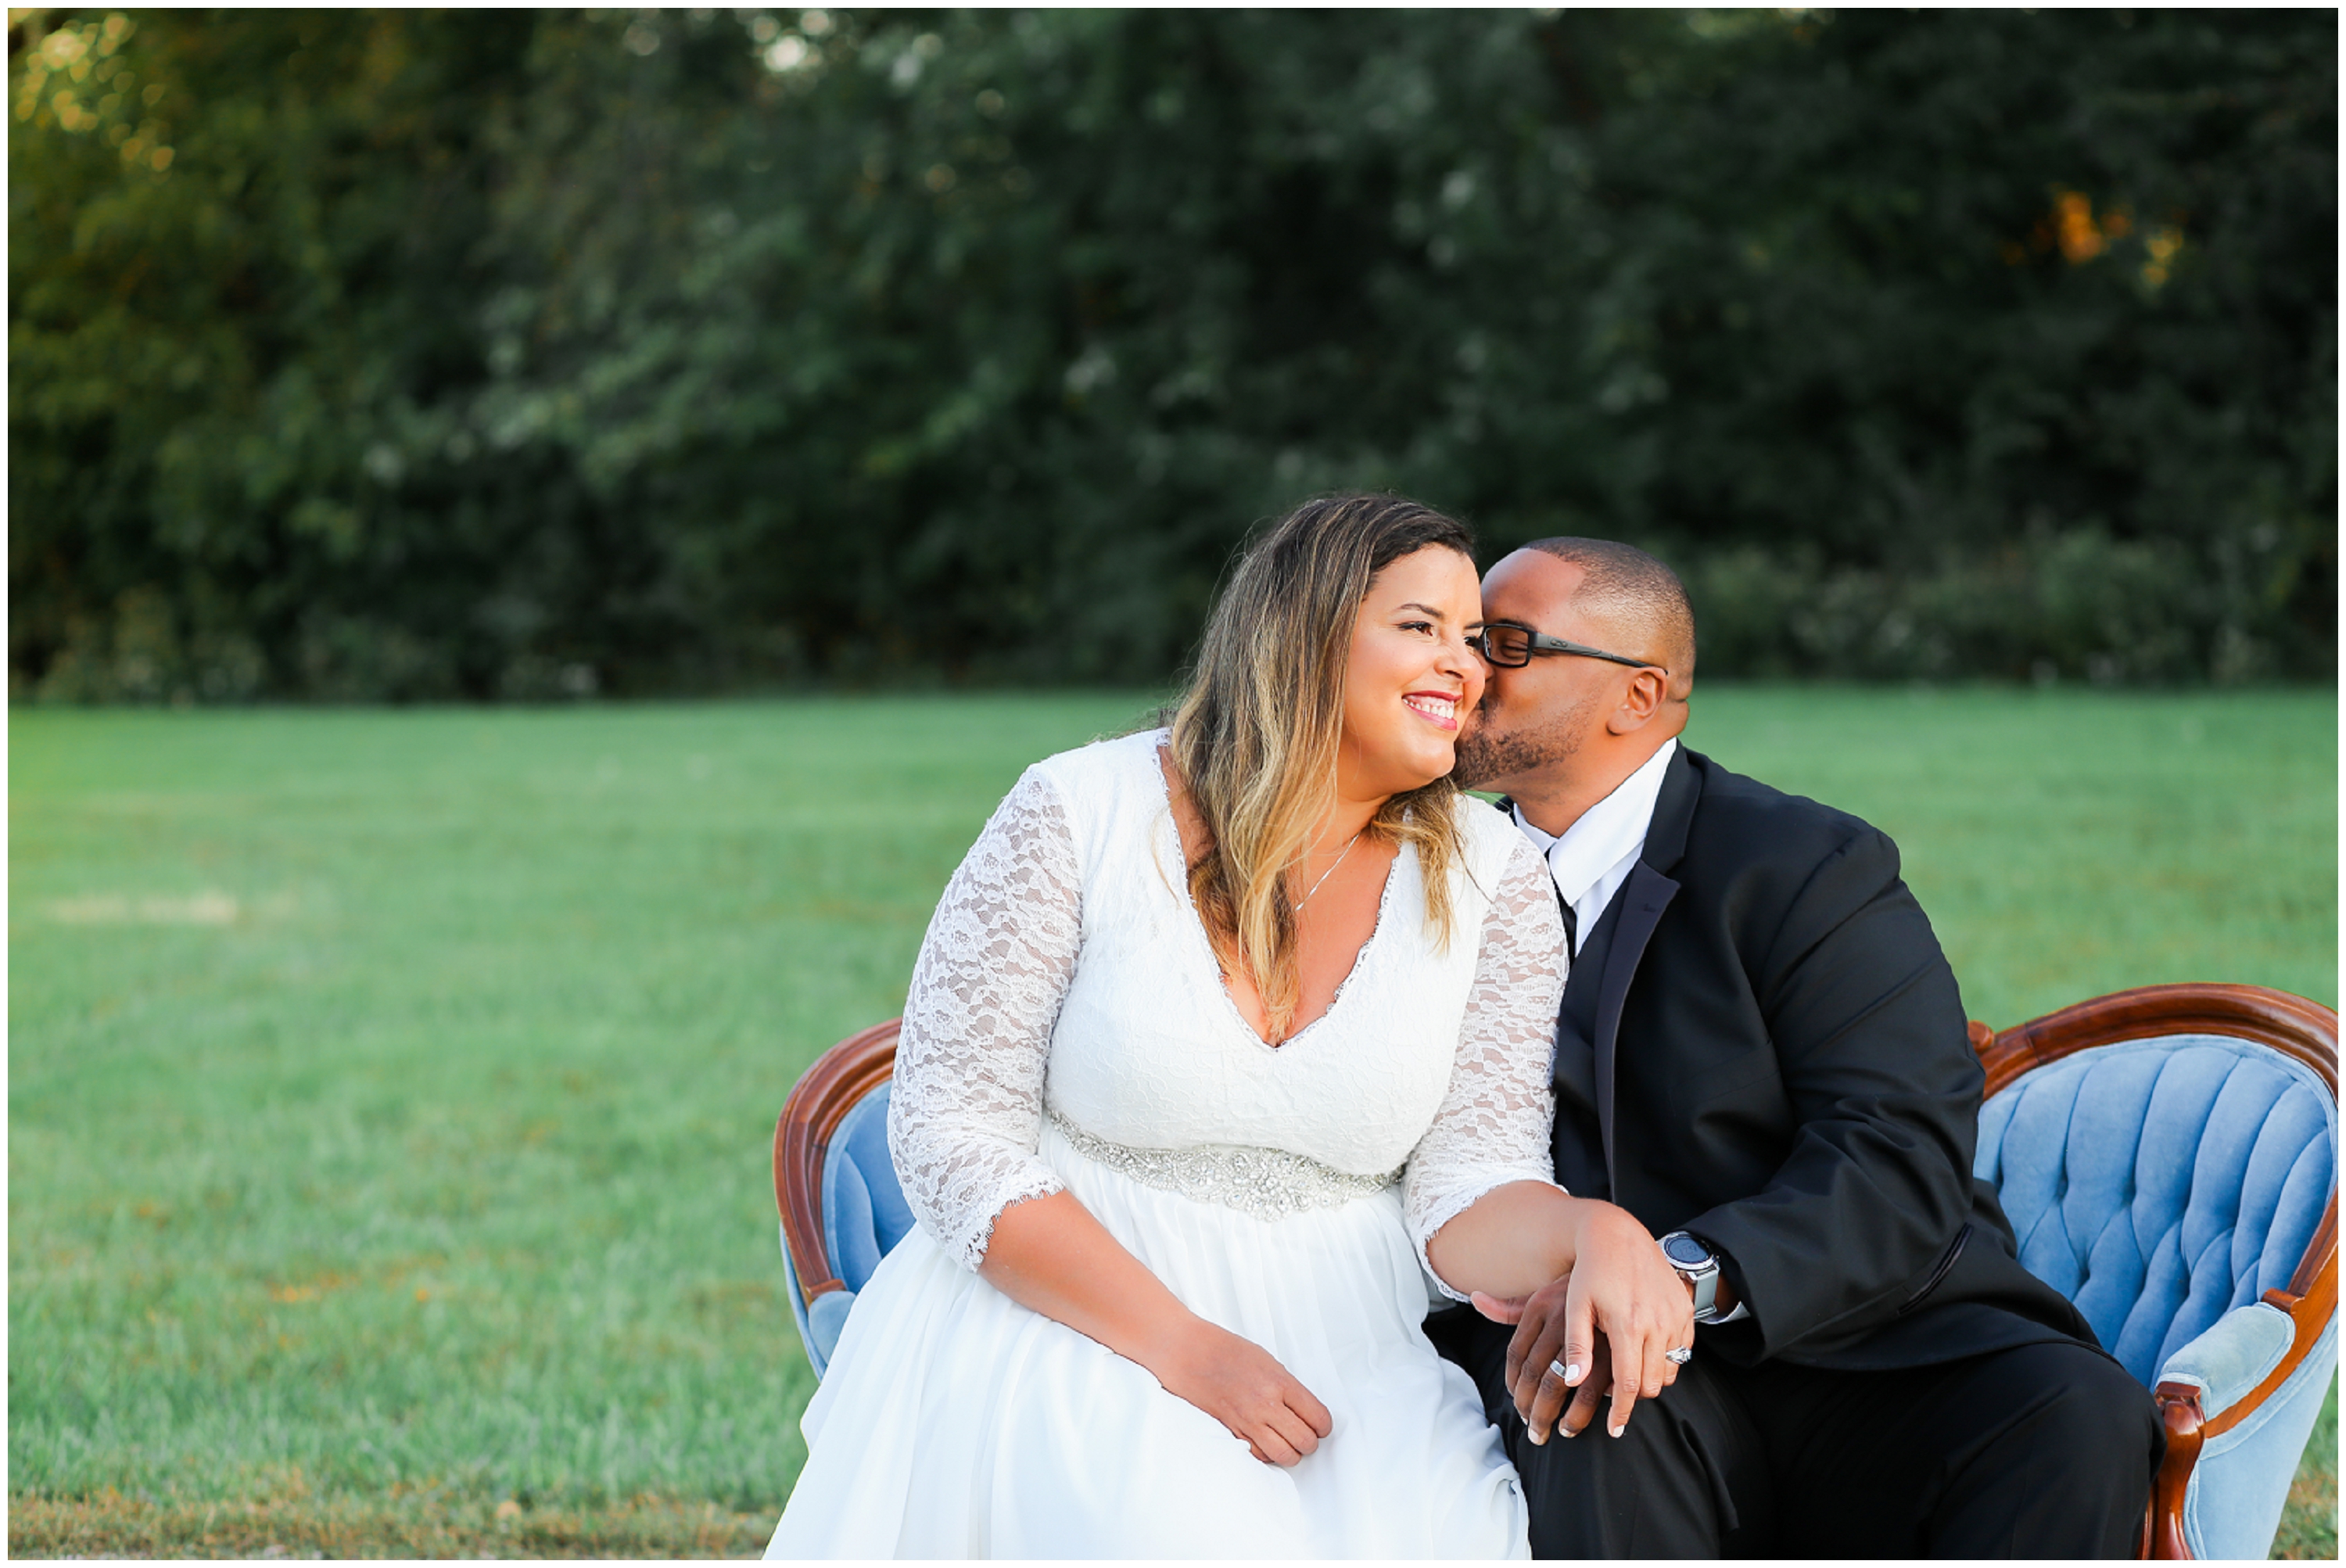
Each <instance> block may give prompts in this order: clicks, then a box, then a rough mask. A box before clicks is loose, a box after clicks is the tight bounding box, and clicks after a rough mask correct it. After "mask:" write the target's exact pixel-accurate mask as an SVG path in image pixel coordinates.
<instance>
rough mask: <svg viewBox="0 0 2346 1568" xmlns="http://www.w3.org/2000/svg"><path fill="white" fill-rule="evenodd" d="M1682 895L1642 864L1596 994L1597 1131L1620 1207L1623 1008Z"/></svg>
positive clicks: (1634, 872)
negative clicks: (1617, 1074) (1617, 1104)
mask: <svg viewBox="0 0 2346 1568" xmlns="http://www.w3.org/2000/svg"><path fill="white" fill-rule="evenodd" d="M1677 894H1678V883H1676V882H1674V881H1670V879H1669V878H1668V877H1666V876H1664V875H1662V873H1661V872H1659V871H1656V870H1654V868H1653V867H1651V866H1649V865H1647V864H1646V862H1645V861H1643V860H1639V861H1638V862H1637V864H1636V865H1634V866H1632V867H1630V868H1629V880H1628V881H1626V882H1624V883H1622V884H1621V891H1619V892H1618V893H1616V894H1615V895H1614V896H1615V897H1616V898H1617V899H1619V900H1620V901H1621V924H1620V927H1619V929H1617V931H1615V932H1614V933H1613V951H1612V952H1609V953H1607V955H1606V962H1605V975H1604V978H1603V980H1602V981H1601V982H1600V983H1598V986H1597V989H1596V1126H1597V1130H1598V1131H1599V1132H1600V1133H1602V1134H1603V1135H1604V1138H1605V1172H1606V1175H1607V1176H1608V1177H1610V1178H1611V1180H1612V1183H1613V1194H1614V1201H1615V1202H1616V1203H1618V1202H1619V1201H1620V1194H1621V1176H1620V1172H1619V1171H1618V1170H1617V1169H1616V1168H1615V1166H1614V1161H1613V1078H1614V1074H1613V1056H1614V1050H1615V1047H1616V1046H1617V1044H1618V1042H1619V1039H1620V1034H1621V1004H1622V1003H1625V1002H1627V1000H1628V998H1629V982H1630V980H1631V978H1632V977H1634V976H1635V975H1636V974H1637V961H1638V960H1639V959H1641V958H1643V957H1644V956H1645V953H1646V942H1647V940H1648V939H1649V938H1651V937H1652V936H1653V934H1654V927H1655V926H1657V925H1658V924H1660V923H1661V919H1662V911H1664V910H1666V909H1668V908H1669V907H1670V900H1671V899H1672V898H1674V897H1676V896H1677Z"/></svg>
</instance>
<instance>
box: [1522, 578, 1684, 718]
mask: <svg viewBox="0 0 2346 1568" xmlns="http://www.w3.org/2000/svg"><path fill="white" fill-rule="evenodd" d="M1524 548H1525V549H1526V550H1537V551H1539V552H1540V553H1541V554H1543V555H1553V556H1555V557H1556V559H1557V560H1559V561H1566V562H1569V563H1570V564H1571V565H1576V566H1577V567H1579V568H1580V569H1581V571H1582V572H1584V573H1585V574H1586V575H1585V576H1583V577H1582V578H1581V579H1580V585H1579V586H1578V587H1577V588H1576V589H1574V590H1573V594H1572V606H1573V608H1574V609H1576V610H1577V611H1579V612H1580V613H1581V614H1583V615H1586V616H1588V617H1589V618H1591V619H1592V620H1596V621H1598V622H1601V623H1603V624H1604V625H1605V626H1608V627H1611V628H1613V629H1615V630H1616V631H1617V632H1618V633H1620V634H1621V640H1622V641H1623V642H1624V643H1625V644H1626V645H1627V646H1626V647H1623V648H1622V649H1621V650H1620V651H1622V652H1625V653H1632V654H1637V655H1639V656H1641V657H1648V658H1658V659H1660V660H1662V661H1663V662H1664V664H1665V665H1667V666H1668V669H1669V672H1670V686H1669V694H1670V697H1672V698H1673V699H1674V700H1676V701H1680V702H1683V701H1685V700H1686V697H1687V694H1688V692H1689V691H1691V690H1692V689H1693V687H1694V651H1695V649H1694V606H1692V605H1690V604H1688V602H1687V593H1686V585H1685V584H1683V583H1681V582H1679V581H1678V574H1677V573H1676V572H1673V571H1671V570H1670V569H1669V568H1668V566H1666V565H1662V563H1661V562H1659V561H1658V560H1656V559H1655V558H1654V557H1653V556H1651V555H1647V554H1646V553H1645V552H1644V551H1643V550H1640V549H1638V548H1637V546H1636V545H1624V544H1622V543H1621V542H1620V541H1619V540H1617V539H1575V538H1569V537H1557V538H1554V539H1535V540H1533V541H1532V542H1531V543H1530V544H1528V545H1525V546H1524Z"/></svg>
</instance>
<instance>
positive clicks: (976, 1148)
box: [888, 769, 1083, 1268]
mask: <svg viewBox="0 0 2346 1568" xmlns="http://www.w3.org/2000/svg"><path fill="white" fill-rule="evenodd" d="M1082 919H1083V875H1082V871H1081V870H1080V868H1079V867H1078V866H1077V864H1076V848H1075V841H1074V838H1073V835H1072V833H1071V832H1070V830H1069V829H1068V826H1067V819H1066V811H1065V809H1064V808H1063V807H1062V804H1061V802H1060V799H1059V795H1058V791H1057V790H1056V788H1054V786H1053V785H1052V783H1051V781H1050V780H1049V779H1047V778H1045V776H1044V775H1042V774H1041V773H1038V772H1035V771H1033V770H1031V769H1030V770H1029V771H1028V772H1027V774H1026V775H1025V777H1024V778H1022V779H1019V781H1018V783H1017V786H1016V787H1015V788H1014V789H1012V790H1011V791H1010V793H1009V794H1008V795H1007V796H1006V797H1005V798H1004V799H1003V802H1002V804H1001V805H1000V806H999V807H998V808H996V809H995V810H994V818H993V820H991V821H989V822H987V823H986V825H985V830H984V832H983V833H981V834H979V835H978V839H977V842H976V843H975V844H974V845H973V846H971V849H970V851H969V854H968V856H967V857H966V858H965V859H964V860H963V861H962V863H961V869H960V870H958V871H955V872H954V875H953V880H952V881H949V882H947V883H946V884H945V891H944V896H943V898H942V899H940V900H938V901H937V912H936V914H935V915H934V917H933V918H932V919H931V920H930V921H929V932H928V935H927V936H926V937H925V938H923V941H922V942H921V955H920V958H919V960H918V961H917V962H915V963H914V964H913V983H912V990H911V992H910V993H909V994H908V995H907V996H906V997H905V999H904V1025H903V1033H902V1034H901V1035H900V1036H899V1037H898V1039H897V1043H896V1075H895V1089H894V1091H893V1093H892V1095H891V1097H890V1100H889V1104H888V1153H889V1156H890V1157H891V1158H892V1159H893V1160H894V1161H895V1165H896V1176H897V1179H898V1180H899V1181H901V1182H903V1186H904V1197H905V1201H906V1202H907V1203H908V1204H910V1205H911V1207H912V1210H913V1215H914V1217H917V1218H918V1219H919V1220H920V1222H921V1224H922V1225H923V1226H925V1227H927V1228H928V1230H929V1233H930V1234H931V1235H933V1236H934V1237H936V1238H937V1240H938V1241H940V1242H941V1243H943V1246H944V1247H945V1250H946V1251H948V1252H950V1253H952V1254H953V1255H954V1257H957V1258H959V1259H961V1261H962V1262H963V1263H964V1264H966V1265H967V1266H968V1267H970V1268H976V1267H977V1265H978V1262H979V1260H980V1259H982V1258H983V1257H984V1256H985V1247H986V1243H987V1242H988V1241H990V1240H991V1239H992V1238H993V1236H994V1220H995V1218H996V1217H998V1216H999V1215H1000V1214H1001V1213H1002V1211H1003V1210H1004V1209H1005V1208H1007V1207H1010V1206H1011V1205H1012V1204H1014V1203H1016V1202H1018V1201H1019V1200H1020V1199H1021V1198H1029V1197H1041V1196H1045V1195H1047V1194H1050V1193H1054V1192H1057V1191H1058V1190H1059V1189H1060V1187H1061V1186H1063V1185H1064V1184H1063V1183H1061V1182H1060V1180H1059V1178H1058V1177H1057V1176H1055V1175H1053V1174H1052V1172H1051V1169H1050V1167H1049V1166H1046V1165H1045V1164H1044V1163H1043V1162H1042V1160H1041V1159H1040V1158H1039V1157H1037V1156H1036V1154H1035V1149H1036V1148H1037V1146H1038V1145H1039V1143H1040V1139H1041V1133H1042V1119H1043V1070H1044V1067H1045V1064H1047V1063H1048V1061H1049V1060H1050V1054H1051V1030H1052V1027H1053V1026H1054V1025H1055V1024H1056V1023H1057V1021H1058V1016H1059V1003H1060V1002H1061V1001H1062V999H1063V998H1065V997H1066V993H1067V983H1068V982H1069V980H1070V979H1071V978H1072V977H1073V976H1074V974H1075V967H1076V949H1077V948H1078V947H1079V946H1080V945H1081V942H1082V936H1083V930H1082Z"/></svg>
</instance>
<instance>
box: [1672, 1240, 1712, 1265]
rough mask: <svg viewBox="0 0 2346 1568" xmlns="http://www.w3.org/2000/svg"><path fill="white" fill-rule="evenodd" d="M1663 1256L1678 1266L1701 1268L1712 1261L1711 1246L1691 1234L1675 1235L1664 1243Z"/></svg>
mask: <svg viewBox="0 0 2346 1568" xmlns="http://www.w3.org/2000/svg"><path fill="white" fill-rule="evenodd" d="M1662 1256H1663V1257H1667V1258H1668V1259H1669V1260H1670V1263H1671V1264H1672V1266H1673V1267H1676V1268H1703V1267H1704V1266H1705V1265H1707V1264H1709V1262H1710V1248H1709V1247H1705V1246H1704V1245H1703V1244H1702V1243H1701V1242H1699V1241H1697V1240H1696V1239H1695V1238H1694V1237H1691V1236H1673V1237H1670V1238H1669V1239H1668V1240H1667V1241H1665V1242H1663V1243H1662Z"/></svg>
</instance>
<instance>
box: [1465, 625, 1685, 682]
mask: <svg viewBox="0 0 2346 1568" xmlns="http://www.w3.org/2000/svg"><path fill="white" fill-rule="evenodd" d="M1466 646H1467V647H1471V648H1473V649H1474V651H1475V652H1477V653H1479V654H1481V655H1482V656H1483V657H1484V658H1486V659H1488V660H1490V661H1491V662H1492V663H1493V664H1494V665H1497V666H1498V667H1500V668H1501V669H1521V668H1523V667H1524V666H1525V665H1527V664H1529V663H1531V662H1532V656H1533V655H1534V654H1551V653H1552V654H1577V655H1579V656H1580V657H1582V658H1601V659H1605V660H1607V661H1609V662H1611V663H1613V664H1626V665H1627V666H1628V667H1630V668H1631V669H1658V670H1661V672H1662V673H1663V674H1664V675H1668V674H1669V673H1670V672H1669V671H1668V669H1667V668H1664V667H1662V666H1660V665H1658V664H1656V663H1655V662H1654V661H1653V660H1651V659H1644V658H1631V657H1628V656H1627V655H1626V654H1617V653H1607V652H1606V651H1605V650H1604V649H1603V648H1593V647H1588V646H1587V645H1586V643H1568V642H1566V641H1565V640H1564V639H1563V638H1562V637H1552V636H1548V635H1547V634H1546V633H1545V632H1535V631H1534V630H1532V629H1531V627H1529V626H1510V625H1508V624H1507V623H1506V622H1505V621H1494V622H1492V623H1491V624H1490V625H1488V626H1484V628H1483V629H1482V630H1481V631H1479V632H1476V633H1475V634H1474V636H1470V637H1468V638H1467V639H1466Z"/></svg>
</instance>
